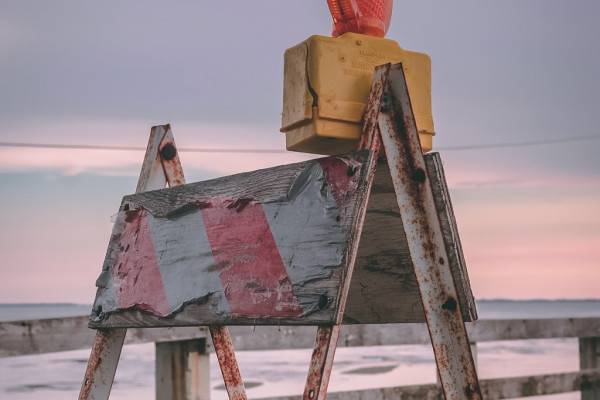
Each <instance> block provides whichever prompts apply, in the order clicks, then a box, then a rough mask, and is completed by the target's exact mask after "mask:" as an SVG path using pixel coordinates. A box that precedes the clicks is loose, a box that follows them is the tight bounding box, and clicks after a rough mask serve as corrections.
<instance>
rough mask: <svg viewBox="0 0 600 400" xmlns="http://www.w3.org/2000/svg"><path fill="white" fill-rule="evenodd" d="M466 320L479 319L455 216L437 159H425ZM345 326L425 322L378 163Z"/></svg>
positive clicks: (386, 178)
mask: <svg viewBox="0 0 600 400" xmlns="http://www.w3.org/2000/svg"><path fill="white" fill-rule="evenodd" d="M424 157H425V162H426V164H427V172H428V175H429V178H430V181H431V185H432V189H433V192H434V198H435V200H436V207H437V209H438V213H439V215H440V225H441V227H442V232H443V236H444V242H445V244H446V249H447V252H448V258H449V262H450V267H451V269H452V274H453V277H454V280H455V283H456V286H457V292H458V294H459V302H460V306H461V309H462V310H463V318H464V319H465V320H466V321H472V320H474V319H476V318H477V313H476V308H475V301H474V298H473V294H472V292H471V287H470V283H469V278H468V275H467V269H466V265H465V262H464V257H463V254H462V248H461V244H460V238H459V236H458V229H457V227H456V222H455V218H454V211H453V209H452V203H451V202H450V196H449V194H448V189H447V186H446V181H445V177H444V170H443V167H442V163H441V158H440V156H439V154H438V153H428V154H426V155H425V156H424ZM358 251H359V253H358V260H357V265H356V267H355V270H354V275H353V279H352V284H351V288H350V294H349V297H348V304H347V305H346V314H345V319H344V323H361V324H378V323H400V322H423V321H424V320H425V317H424V313H423V306H422V304H421V299H420V297H419V291H418V290H419V288H418V286H417V281H416V278H415V276H414V273H413V267H412V261H411V259H410V253H409V251H408V243H407V242H406V236H405V235H404V230H403V228H402V217H401V216H400V211H399V210H398V203H397V201H396V195H395V192H394V187H393V185H392V179H391V176H390V172H389V168H388V167H387V162H386V160H385V159H380V160H379V163H378V166H377V172H376V174H375V181H374V183H373V189H372V191H371V197H370V200H369V205H368V208H367V216H366V219H365V225H364V228H363V235H362V238H361V243H360V246H359V250H358Z"/></svg>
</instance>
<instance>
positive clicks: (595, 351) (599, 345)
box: [579, 332, 600, 400]
mask: <svg viewBox="0 0 600 400" xmlns="http://www.w3.org/2000/svg"><path fill="white" fill-rule="evenodd" d="M599 334H600V332H599ZM579 368H581V369H582V370H586V369H596V368H600V336H599V337H589V338H579ZM581 400H600V385H596V386H590V385H588V386H586V387H584V388H582V390H581Z"/></svg>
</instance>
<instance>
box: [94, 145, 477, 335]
mask: <svg viewBox="0 0 600 400" xmlns="http://www.w3.org/2000/svg"><path fill="white" fill-rule="evenodd" d="M363 154H364V153H363ZM358 157H359V156H358ZM438 157H439V156H438V155H437V154H429V155H427V156H426V159H427V160H428V164H429V165H430V169H431V172H430V175H431V177H432V178H431V179H432V182H433V183H434V187H435V190H436V193H439V196H438V197H439V198H440V199H441V200H440V209H441V211H443V212H442V213H441V215H444V216H446V218H442V222H443V223H442V225H443V227H445V228H446V229H444V232H445V235H444V238H445V240H446V241H447V246H448V248H449V249H450V251H449V254H450V256H449V261H450V264H451V268H452V270H453V274H454V277H455V278H456V280H457V282H458V283H457V286H458V287H459V293H460V295H459V300H460V303H461V306H462V309H463V310H464V317H465V319H467V320H470V319H472V317H474V316H475V307H474V302H473V298H472V294H471V292H470V288H469V284H468V278H467V277H466V269H465V267H464V262H463V261H462V260H463V258H462V253H460V243H459V240H458V235H457V233H456V229H455V225H454V224H453V214H452V208H451V204H450V203H449V199H448V197H447V190H446V188H445V182H444V179H443V171H442V170H441V163H440V162H439V159H438ZM332 159H340V158H327V159H321V160H318V161H310V162H307V163H298V164H292V165H288V166H282V167H275V168H271V169H267V170H262V171H254V172H250V173H245V174H240V175H234V176H231V177H226V178H220V179H216V180H212V181H206V182H200V183H196V184H189V185H185V186H182V187H179V188H174V189H168V190H165V191H155V192H147V193H142V194H138V195H133V196H127V197H125V198H124V200H123V208H124V209H128V210H129V211H123V212H121V213H120V217H121V218H122V219H125V218H129V219H130V223H128V224H126V225H127V226H131V228H130V229H129V231H125V233H124V234H126V235H129V236H130V237H134V236H132V234H133V233H138V232H140V230H141V231H142V233H144V232H145V233H146V234H147V235H151V236H152V238H151V239H147V240H145V241H143V243H146V245H145V249H144V248H142V249H137V250H136V251H138V253H137V255H136V256H137V257H144V256H145V254H146V253H144V252H143V250H146V251H149V250H148V249H149V248H151V247H152V246H153V247H154V248H153V249H152V250H153V251H154V253H155V254H157V255H158V257H159V258H160V261H159V262H155V263H154V265H151V266H145V268H146V270H145V271H144V274H140V268H141V267H140V268H138V267H135V268H134V269H133V271H127V273H125V274H124V275H128V273H129V272H133V273H132V274H131V275H132V276H135V277H138V276H141V277H142V278H141V279H142V280H141V282H142V283H141V284H140V283H136V284H137V285H138V286H139V287H140V288H139V291H138V292H146V291H147V290H146V289H147V287H146V286H147V285H150V287H151V288H153V289H157V290H154V291H153V293H155V296H154V298H153V299H152V301H153V302H154V303H156V304H149V305H148V304H144V305H145V306H146V309H144V307H139V305H140V303H142V302H140V298H139V293H138V295H133V296H130V297H131V298H130V299H128V300H129V302H127V301H126V302H125V304H124V305H121V306H120V307H117V305H116V301H115V300H114V292H113V293H111V292H107V291H103V290H102V288H101V290H99V299H98V300H97V302H96V303H97V304H98V305H99V306H100V307H101V308H96V309H95V318H93V320H92V322H91V326H92V327H106V326H114V327H119V326H143V325H156V326H171V325H193V324H197V323H198V322H199V321H200V320H202V321H203V323H215V324H216V323H224V324H256V323H257V317H261V323H264V324H281V323H291V324H294V323H296V324H301V323H302V324H306V323H308V324H322V323H327V322H330V321H331V320H332V318H333V317H332V316H333V315H334V311H335V307H336V306H337V304H338V303H337V302H336V301H334V300H335V299H337V294H338V289H339V284H340V278H341V271H343V270H344V268H345V265H346V262H345V261H346V260H345V259H344V258H343V257H342V255H343V254H344V253H345V249H346V248H347V243H346V240H347V238H348V232H349V231H350V226H351V225H352V223H353V222H354V221H353V220H352V218H350V217H349V216H350V215H351V214H352V212H353V210H354V209H355V207H354V206H355V204H353V203H352V201H353V200H352V199H349V198H348V199H346V202H345V206H344V207H341V208H340V209H338V208H336V207H337V203H336V201H337V200H339V199H336V198H335V196H336V194H335V193H333V191H330V192H329V193H328V194H327V196H329V197H328V198H326V199H325V200H323V202H324V203H323V202H321V203H320V205H319V203H318V202H317V201H316V200H315V198H314V196H313V197H312V198H311V197H310V196H307V195H306V192H307V190H306V187H305V185H306V183H307V179H312V180H313V181H315V180H316V181H317V182H319V179H323V177H324V175H325V173H323V172H322V171H323V168H322V167H321V168H320V171H321V172H320V173H321V175H319V168H318V167H315V166H316V165H320V166H322V165H324V164H325V163H326V162H327V161H326V160H332ZM344 162H347V160H346V161H344ZM361 162H363V163H364V156H363V158H362V159H361ZM383 163H384V161H381V162H380V168H379V169H378V172H377V173H376V176H375V182H374V188H373V191H372V198H371V200H370V202H369V206H368V209H367V215H366V218H365V227H364V230H363V235H362V237H361V243H360V245H359V250H358V255H357V266H356V271H355V275H354V278H353V279H352V282H351V287H350V294H349V301H348V305H347V308H346V312H345V318H344V322H345V323H393V322H418V321H423V320H424V317H423V310H422V306H421V303H420V299H419V297H418V288H417V285H416V280H415V277H414V274H413V272H412V264H411V261H410V257H409V256H408V251H407V246H408V245H407V242H406V238H405V237H404V233H403V230H402V220H401V218H400V214H399V212H398V206H397V203H396V201H395V195H394V191H393V186H392V184H391V179H390V175H389V171H387V168H385V166H384V165H383ZM345 168H346V167H344V169H345ZM338 169H339V168H338ZM315 171H317V172H315ZM330 173H331V168H330ZM315 175H316V176H317V177H315ZM313 183H314V182H313ZM359 183H360V182H359ZM361 184H362V183H361ZM314 186H315V187H314V188H313V193H316V192H319V193H320V187H319V184H316V185H314ZM334 188H335V186H334ZM360 190H361V188H357V189H356V191H355V192H356V193H357V192H359V191H360ZM299 191H304V192H303V193H304V194H302V195H300V194H299ZM293 196H304V198H301V197H293ZM215 199H221V200H220V201H221V203H220V204H216V205H215ZM236 202H237V203H236ZM217 203H218V201H217ZM248 205H250V207H248ZM258 205H259V206H261V207H262V213H263V214H264V217H263V218H262V219H261V218H259V217H260V215H259V216H258V217H257V215H258V214H260V213H261V210H259V208H258V207H256V206H258ZM319 206H321V208H319ZM211 207H214V208H215V209H220V210H223V209H227V210H229V208H228V207H232V208H236V207H240V208H242V209H244V208H246V212H247V213H248V212H250V211H255V212H254V214H257V215H253V216H251V217H248V218H249V219H248V218H246V219H244V218H241V221H246V223H245V224H241V225H242V226H247V225H248V223H249V221H252V222H251V223H252V224H254V225H256V226H259V227H260V226H261V225H260V221H262V223H263V225H264V227H265V229H270V232H271V233H270V234H271V235H272V240H273V241H274V244H275V246H276V247H277V248H276V249H271V250H272V251H270V252H269V251H267V254H273V252H274V251H277V252H279V255H278V256H280V257H281V260H282V262H283V266H280V269H281V272H283V269H285V272H286V273H287V277H288V278H289V280H290V282H291V290H290V288H289V287H288V286H287V284H286V285H283V286H281V285H279V286H277V285H275V287H279V289H278V291H279V292H281V290H282V289H285V290H287V292H288V293H287V295H286V296H287V298H288V300H290V299H291V300H290V301H291V302H292V303H293V301H295V300H294V297H295V298H296V299H297V301H298V303H299V307H294V304H291V305H290V304H288V307H287V311H285V310H284V311H283V312H280V313H279V314H280V315H279V316H276V318H271V319H270V318H269V317H270V316H269V315H268V313H262V315H254V316H252V315H250V316H249V315H248V310H245V309H242V310H231V309H230V306H231V304H230V300H231V299H228V298H227V294H228V293H226V292H225V290H224V286H223V285H224V283H223V279H222V278H223V274H224V272H223V271H224V270H227V269H229V268H230V267H229V266H228V267H226V268H225V267H223V265H230V264H231V257H229V258H227V257H220V256H219V253H220V254H224V253H227V251H230V252H231V248H230V247H231V246H227V245H226V243H231V242H233V241H238V242H239V241H240V240H242V239H244V240H249V241H254V242H256V241H259V242H264V240H262V239H261V240H258V239H259V237H261V238H262V237H264V236H256V234H257V229H250V230H241V231H240V233H239V235H237V236H236V235H235V233H228V232H226V230H227V229H231V228H232V227H231V226H226V225H223V223H225V224H226V223H227V218H225V221H224V219H223V215H220V212H219V213H217V215H216V217H213V218H211V216H210V212H211V211H210V209H211ZM323 207H324V208H323ZM132 210H133V211H132ZM323 210H328V214H329V217H327V216H325V217H323V212H322V211H323ZM241 213H242V214H243V213H244V212H243V211H242V212H241ZM250 214H252V213H250ZM338 217H339V218H340V221H337V218H338ZM257 218H258V219H257ZM333 218H336V220H335V221H334V220H333ZM215 219H216V220H217V221H216V222H215ZM232 221H236V219H232ZM230 222H231V221H230ZM238 222H239V221H238ZM207 224H208V225H207ZM215 224H216V228H214V229H213V227H214V226H215ZM299 224H300V225H299ZM311 224H312V225H311ZM309 225H311V228H310V229H313V230H312V231H310V230H308V231H307V229H308V228H307V227H308V226H309ZM256 226H255V227H254V228H256ZM150 232H152V233H150ZM210 232H213V234H212V235H211V234H210ZM215 232H216V234H215ZM261 232H262V231H261ZM242 235H243V236H244V238H242V237H241V236H242ZM260 235H262V233H260ZM135 237H137V236H135ZM248 238H249V239H248ZM136 241H137V239H136ZM150 242H151V243H150ZM215 242H216V246H217V247H219V243H222V244H221V245H220V247H219V248H217V251H215V249H214V248H213V247H215ZM263 244H264V243H263ZM130 245H131V243H129V242H127V241H123V240H121V241H118V240H116V241H113V242H111V248H112V249H113V253H114V254H116V256H114V257H115V258H113V259H112V260H107V264H111V263H112V264H111V265H113V267H114V264H115V263H117V261H118V260H117V259H118V257H119V254H120V253H119V249H118V248H117V247H116V246H121V247H123V248H125V249H126V248H128V246H130ZM255 247H256V246H255ZM259 247H260V249H259V250H260V251H262V250H261V249H263V250H264V248H268V246H267V245H263V246H259ZM271 247H273V246H271ZM215 253H217V255H215ZM274 255H275V254H274ZM244 256H246V258H248V259H250V258H252V259H257V257H259V256H264V254H262V253H261V254H259V253H256V252H249V253H248V254H245V255H244ZM275 256H277V255H275ZM237 257H238V258H239V257H241V255H240V254H238V256H237ZM242 257H243V256H242ZM121 261H122V260H121ZM244 262H245V264H246V267H247V270H249V269H251V267H252V266H251V265H250V264H248V261H247V260H246V261H244ZM105 268H107V267H106V266H105ZM108 268H110V266H109V267H108ZM147 270H152V271H153V273H154V275H151V274H149V273H147ZM112 273H113V275H114V271H113V272H112ZM117 275H118V274H117ZM153 276H154V278H153ZM284 276H285V275H284ZM130 278H131V277H130ZM132 279H133V280H132ZM132 279H125V280H122V282H123V281H124V282H126V283H127V282H129V281H133V282H137V280H136V279H137V278H132ZM158 280H161V282H160V284H159V285H164V289H162V290H161V288H160V287H157V288H155V287H154V286H152V283H153V282H156V281H158ZM232 281H233V282H235V283H240V280H239V279H237V278H236V279H232ZM229 283H231V282H229ZM252 283H253V282H247V281H245V282H244V281H243V280H242V281H241V283H240V284H241V286H240V288H237V289H234V288H233V287H231V288H229V295H231V294H232V293H233V292H235V293H238V292H242V293H245V295H244V296H246V297H241V298H240V299H241V300H243V301H241V303H242V304H251V302H249V301H248V296H253V294H252V293H256V290H263V291H264V287H261V285H258V287H257V288H254V289H253V288H252V287H251V288H250V289H248V288H247V287H246V286H244V285H247V284H251V285H252ZM226 284H227V282H226ZM254 284H255V286H256V282H254ZM130 286H132V284H131V285H130ZM145 287H146V289H144V288H145ZM290 292H291V293H290ZM292 294H293V295H292ZM111 296H112V297H111ZM239 296H240V295H239V294H238V297H239ZM279 296H281V295H279ZM286 296H284V297H286ZM290 301H288V303H290ZM124 308H127V309H128V310H127V311H126V312H119V313H114V311H115V310H122V309H124ZM149 309H150V310H151V311H150V314H152V313H153V312H155V313H157V314H159V316H160V317H161V318H148V317H149V315H148V314H149V312H148V310H149ZM236 311H238V312H236ZM239 311H241V312H239ZM263 311H264V310H263ZM294 311H298V312H297V313H296V314H297V315H293V314H294ZM282 313H284V314H285V313H287V314H291V316H290V315H285V316H284V315H281V314H282ZM175 314H177V315H176V316H175ZM165 317H166V318H165ZM307 317H308V318H307Z"/></svg>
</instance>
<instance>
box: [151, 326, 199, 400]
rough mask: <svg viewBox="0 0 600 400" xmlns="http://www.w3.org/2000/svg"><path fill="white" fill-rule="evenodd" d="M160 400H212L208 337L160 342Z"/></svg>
mask: <svg viewBox="0 0 600 400" xmlns="http://www.w3.org/2000/svg"><path fill="white" fill-rule="evenodd" d="M155 348H156V400H210V356H209V354H208V351H207V349H206V339H204V338H202V339H192V340H182V341H177V342H161V343H156V345H155Z"/></svg>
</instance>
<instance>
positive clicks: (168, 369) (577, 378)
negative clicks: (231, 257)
mask: <svg viewBox="0 0 600 400" xmlns="http://www.w3.org/2000/svg"><path fill="white" fill-rule="evenodd" d="M314 329H315V328H314V327H289V328H288V327H285V328H283V327H282V328H276V327H272V328H271V327H257V328H251V327H235V328H232V329H231V331H232V335H233V336H234V339H235V346H236V349H237V350H279V349H298V348H310V347H312V344H313V343H312V340H313V338H314ZM468 331H469V338H470V340H471V342H472V343H473V346H476V343H478V342H488V341H501V340H524V339H552V338H578V339H579V359H580V369H579V371H573V372H568V373H557V374H546V375H533V376H525V377H513V378H501V379H491V380H483V381H482V388H483V392H484V398H485V399H509V398H515V397H527V396H539V395H549V394H557V393H566V392H573V391H581V392H582V395H581V396H582V397H581V398H582V399H584V400H598V399H600V318H561V319H510V320H481V321H478V322H474V323H470V324H468ZM207 337H208V335H207V331H206V330H205V329H204V328H157V329H130V330H129V331H128V333H127V339H126V343H129V344H132V343H147V342H155V343H156V397H157V399H160V400H163V399H173V400H179V399H181V400H183V399H188V400H192V399H193V400H197V399H203V400H204V399H208V398H209V392H210V387H209V363H208V353H209V352H210V344H209V342H208V341H207ZM92 339H93V331H91V330H89V329H88V328H87V317H71V318H60V319H45V320H31V321H15V322H1V323H0V357H12V356H19V355H26V354H41V353H50V352H59V351H67V350H76V349H84V348H89V347H90V346H91V343H92ZM428 343H429V336H428V334H427V328H426V327H425V325H423V324H402V325H357V326H345V327H344V329H343V331H342V336H341V337H340V345H341V346H381V345H409V344H428ZM440 396H441V395H440V392H439V389H438V386H437V385H435V384H430V385H415V386H401V387H391V388H379V389H367V390H361V391H353V392H336V393H331V394H330V395H329V398H330V399H338V398H340V399H341V398H344V399H352V400H355V399H367V398H368V399H370V400H371V399H373V400H384V399H403V400H408V399H411V400H412V399H437V398H441V397H440ZM299 398H300V397H299V396H292V397H281V398H278V400H283V399H286V400H287V399H289V400H292V399H299ZM272 400H274V399H272Z"/></svg>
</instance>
